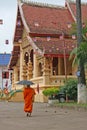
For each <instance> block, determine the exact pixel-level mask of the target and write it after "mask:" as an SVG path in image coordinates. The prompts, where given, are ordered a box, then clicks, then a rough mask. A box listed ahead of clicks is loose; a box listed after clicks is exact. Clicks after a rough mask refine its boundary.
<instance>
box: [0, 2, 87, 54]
mask: <svg viewBox="0 0 87 130" xmlns="http://www.w3.org/2000/svg"><path fill="white" fill-rule="evenodd" d="M27 1H29V0H27ZM30 1H35V2H40V3H41V2H42V3H49V4H54V5H59V6H64V3H65V0H30ZM81 1H82V2H87V0H81ZM16 15H17V0H0V19H2V20H3V24H0V54H1V53H11V51H12V49H13V39H14V32H15V23H16ZM6 40H8V41H9V44H5V43H6V42H5V41H6Z"/></svg>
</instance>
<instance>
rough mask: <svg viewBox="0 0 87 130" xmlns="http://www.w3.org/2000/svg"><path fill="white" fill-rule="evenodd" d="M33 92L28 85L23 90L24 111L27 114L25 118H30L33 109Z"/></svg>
mask: <svg viewBox="0 0 87 130" xmlns="http://www.w3.org/2000/svg"><path fill="white" fill-rule="evenodd" d="M34 95H35V91H34V89H33V88H31V87H30V85H27V87H25V88H24V111H25V112H26V113H27V116H31V113H32V109H33V102H34Z"/></svg>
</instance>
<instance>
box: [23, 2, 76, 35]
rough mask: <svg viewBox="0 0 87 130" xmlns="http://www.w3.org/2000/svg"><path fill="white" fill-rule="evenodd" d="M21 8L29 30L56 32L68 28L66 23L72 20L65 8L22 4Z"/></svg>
mask: <svg viewBox="0 0 87 130" xmlns="http://www.w3.org/2000/svg"><path fill="white" fill-rule="evenodd" d="M22 9H23V13H24V17H25V20H26V23H27V25H28V26H29V28H30V31H31V32H40V33H49V32H50V33H51V32H52V33H58V32H60V31H61V30H68V28H67V24H68V23H73V22H74V20H73V18H72V16H71V14H70V12H69V11H68V9H66V8H52V7H41V6H36V5H29V4H23V6H22Z"/></svg>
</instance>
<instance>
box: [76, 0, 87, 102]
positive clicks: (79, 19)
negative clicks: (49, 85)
mask: <svg viewBox="0 0 87 130" xmlns="http://www.w3.org/2000/svg"><path fill="white" fill-rule="evenodd" d="M76 18H77V45H78V47H79V45H80V44H81V42H82V17H81V0H76ZM78 70H79V71H80V76H79V77H78V103H86V102H87V98H86V93H85V91H86V89H85V88H86V87H85V86H86V80H85V70H84V64H83V63H82V62H81V59H80V62H79V65H78ZM82 87H83V89H82ZM81 90H82V91H81ZM81 95H82V96H81ZM83 95H84V96H83Z"/></svg>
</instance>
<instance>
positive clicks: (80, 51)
mask: <svg viewBox="0 0 87 130" xmlns="http://www.w3.org/2000/svg"><path fill="white" fill-rule="evenodd" d="M73 57H74V60H73V63H72V66H73V65H75V64H79V61H80V59H81V61H82V63H83V64H84V65H85V64H87V43H86V42H82V44H80V45H79V47H78V48H74V49H73V50H72V52H71V53H70V57H69V59H72V58H73Z"/></svg>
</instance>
